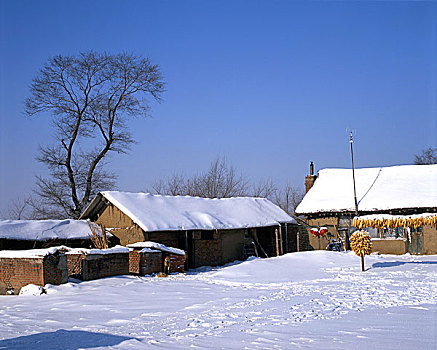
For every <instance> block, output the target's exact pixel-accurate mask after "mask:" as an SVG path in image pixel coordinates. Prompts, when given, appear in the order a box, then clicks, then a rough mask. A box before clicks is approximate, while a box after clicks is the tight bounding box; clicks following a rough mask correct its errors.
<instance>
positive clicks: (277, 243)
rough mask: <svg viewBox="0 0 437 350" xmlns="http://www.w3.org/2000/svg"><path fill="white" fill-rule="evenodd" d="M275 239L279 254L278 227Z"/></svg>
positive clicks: (277, 254) (277, 253)
mask: <svg viewBox="0 0 437 350" xmlns="http://www.w3.org/2000/svg"><path fill="white" fill-rule="evenodd" d="M275 238H276V239H275V241H276V256H279V242H278V239H279V237H278V229H277V228H275Z"/></svg>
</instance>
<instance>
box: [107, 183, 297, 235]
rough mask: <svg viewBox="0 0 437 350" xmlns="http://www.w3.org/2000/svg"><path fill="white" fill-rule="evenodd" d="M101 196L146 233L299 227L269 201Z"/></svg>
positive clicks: (126, 193) (136, 194)
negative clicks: (281, 223) (286, 225)
mask: <svg viewBox="0 0 437 350" xmlns="http://www.w3.org/2000/svg"><path fill="white" fill-rule="evenodd" d="M101 194H102V195H103V197H105V198H106V199H108V200H109V201H110V202H111V203H113V204H114V205H115V206H117V207H118V209H120V210H121V211H122V212H124V213H125V214H126V215H128V216H129V217H130V218H131V219H132V220H133V221H134V222H135V223H136V224H137V225H138V226H140V227H141V228H142V229H143V230H144V231H174V230H211V229H237V228H246V227H263V226H273V225H278V223H280V222H289V223H296V221H295V220H294V219H293V218H292V217H290V216H289V215H287V214H286V213H285V212H284V211H283V210H282V209H281V208H279V207H278V206H276V205H274V204H273V203H272V202H270V201H269V200H267V199H265V198H249V197H235V198H221V199H217V198H216V199H209V198H200V197H189V196H162V195H152V194H149V193H129V192H118V191H106V192H101Z"/></svg>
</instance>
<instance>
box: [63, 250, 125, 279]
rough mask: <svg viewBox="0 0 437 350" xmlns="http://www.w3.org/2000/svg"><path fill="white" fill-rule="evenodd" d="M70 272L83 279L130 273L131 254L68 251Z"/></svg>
mask: <svg viewBox="0 0 437 350" xmlns="http://www.w3.org/2000/svg"><path fill="white" fill-rule="evenodd" d="M67 256H68V258H67V262H68V274H69V275H70V276H72V277H75V278H79V279H81V280H83V281H90V280H95V279H99V278H103V277H109V276H117V275H128V274H129V254H128V252H126V253H110V254H86V253H83V252H80V251H79V252H74V251H73V252H67Z"/></svg>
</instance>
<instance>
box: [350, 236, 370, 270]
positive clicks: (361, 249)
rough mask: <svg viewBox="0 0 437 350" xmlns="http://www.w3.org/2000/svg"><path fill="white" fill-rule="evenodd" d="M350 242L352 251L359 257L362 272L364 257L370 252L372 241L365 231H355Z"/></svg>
mask: <svg viewBox="0 0 437 350" xmlns="http://www.w3.org/2000/svg"><path fill="white" fill-rule="evenodd" d="M350 242H351V248H352V250H353V251H354V252H355V254H356V255H358V256H359V257H361V271H364V256H365V255H369V254H370V253H371V252H372V239H371V238H370V236H369V235H368V234H367V232H365V231H355V232H354V233H352V235H351V237H350Z"/></svg>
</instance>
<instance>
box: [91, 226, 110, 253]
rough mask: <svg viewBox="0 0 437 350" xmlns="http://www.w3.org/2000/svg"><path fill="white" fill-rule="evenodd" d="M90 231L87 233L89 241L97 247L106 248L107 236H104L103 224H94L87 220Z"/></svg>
mask: <svg viewBox="0 0 437 350" xmlns="http://www.w3.org/2000/svg"><path fill="white" fill-rule="evenodd" d="M88 226H89V227H90V230H91V233H90V234H89V236H90V239H91V242H93V245H94V247H95V248H97V249H107V248H108V237H107V236H106V230H105V226H103V224H98V225H96V224H94V223H92V222H88Z"/></svg>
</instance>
